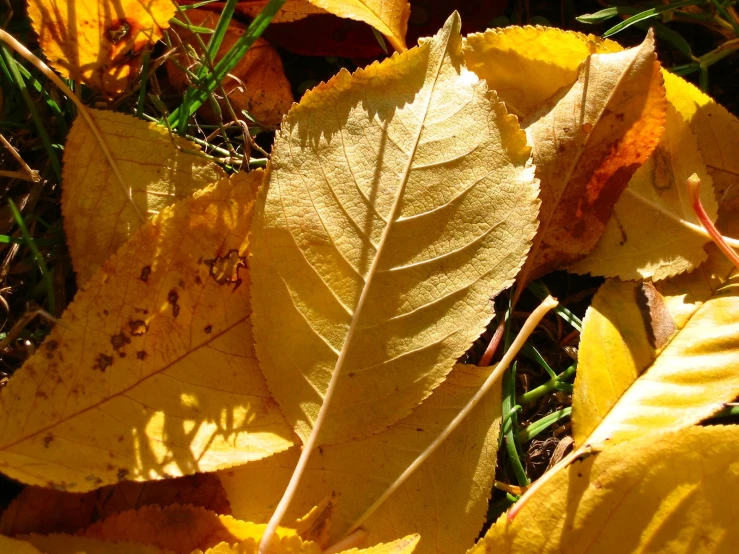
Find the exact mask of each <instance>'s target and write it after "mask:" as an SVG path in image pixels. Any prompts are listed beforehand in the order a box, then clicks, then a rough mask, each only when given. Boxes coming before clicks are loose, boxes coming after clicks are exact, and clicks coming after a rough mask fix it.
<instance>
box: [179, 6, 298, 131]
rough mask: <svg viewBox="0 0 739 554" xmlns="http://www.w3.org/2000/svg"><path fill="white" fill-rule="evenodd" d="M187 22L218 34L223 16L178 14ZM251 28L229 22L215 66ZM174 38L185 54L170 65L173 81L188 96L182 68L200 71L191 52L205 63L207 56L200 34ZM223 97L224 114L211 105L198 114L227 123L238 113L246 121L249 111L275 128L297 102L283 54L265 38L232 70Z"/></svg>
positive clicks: (191, 12)
mask: <svg viewBox="0 0 739 554" xmlns="http://www.w3.org/2000/svg"><path fill="white" fill-rule="evenodd" d="M185 17H187V19H188V20H189V22H190V23H191V24H193V25H196V26H198V27H205V28H208V29H215V27H216V24H217V23H218V14H217V13H215V12H212V11H209V10H187V11H186V12H182V13H180V14H179V15H178V19H184V18H185ZM246 29H247V26H246V25H244V24H243V23H240V22H238V21H235V20H233V21H231V23H229V25H228V28H227V30H226V33H225V35H224V37H223V41H222V43H221V47H220V48H219V50H218V54H217V55H216V56H215V59H214V60H213V63H214V64H215V63H217V62H218V61H220V60H221V58H222V57H223V56H224V55H225V53H226V52H228V51H229V50H230V49H231V48H232V47H233V45H234V44H235V43H236V41H237V40H238V39H239V37H240V36H241V35H243V34H244V33H245V32H246ZM170 35H171V36H172V37H173V43H174V44H175V45H176V46H177V47H178V48H179V50H180V53H179V54H178V55H176V56H174V58H173V60H170V61H168V62H167V64H166V68H167V76H168V77H169V82H170V83H171V84H173V85H174V86H175V88H176V89H177V90H179V91H181V92H184V91H185V89H186V87H187V85H188V84H189V81H190V79H189V78H188V77H187V75H186V74H185V71H184V70H183V69H182V68H187V69H188V70H189V71H191V72H195V71H197V69H198V68H199V64H200V63H201V62H200V61H198V60H196V59H193V57H191V56H190V55H189V54H188V51H194V52H196V53H197V54H198V56H199V59H200V60H203V58H204V52H203V49H202V48H201V47H200V43H199V42H198V41H197V40H196V38H195V34H194V33H192V32H190V31H188V30H187V29H181V28H179V29H177V30H176V31H175V30H172V31H170ZM183 44H186V45H187V47H188V48H187V49H186V48H185V47H184V46H183ZM175 62H176V63H175ZM222 92H225V93H226V94H227V95H228V102H229V103H230V104H231V108H229V107H228V104H227V103H226V100H225V99H224V98H221V96H220V95H221V94H222ZM217 94H218V96H217V98H218V103H219V105H220V106H221V113H220V114H216V113H215V112H214V110H213V108H212V107H211V106H210V104H208V103H206V104H204V105H203V106H202V107H201V108H200V110H198V113H200V114H201V115H203V116H204V117H205V118H206V119H207V120H208V121H210V122H213V123H218V122H222V120H223V119H226V120H233V115H232V113H231V109H232V110H233V111H234V112H235V114H236V116H237V117H238V118H239V119H244V116H243V114H242V113H241V112H242V110H245V111H246V112H247V113H248V114H249V115H250V116H251V117H252V118H254V119H255V120H256V121H258V122H259V123H260V124H262V125H264V126H267V127H273V126H276V125H279V124H280V121H282V116H283V115H285V113H286V112H287V110H289V109H290V106H292V103H293V95H292V92H291V90H290V82H289V81H288V80H287V77H285V72H284V71H283V68H282V60H281V59H280V55H279V54H278V53H277V50H275V49H274V48H272V46H270V44H269V43H268V42H267V41H266V40H264V39H261V38H258V39H257V40H256V42H254V44H252V46H251V48H249V50H248V52H247V53H246V54H245V55H244V56H243V57H242V58H241V59H240V60H239V62H238V63H237V64H236V65H235V66H234V68H233V69H231V71H229V73H228V75H227V76H226V78H225V79H224V80H223V82H222V84H221V88H219V89H218V90H217Z"/></svg>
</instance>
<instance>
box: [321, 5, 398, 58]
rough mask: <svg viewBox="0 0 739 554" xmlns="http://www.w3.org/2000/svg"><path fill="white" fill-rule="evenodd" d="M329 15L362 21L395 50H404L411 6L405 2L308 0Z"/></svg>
mask: <svg viewBox="0 0 739 554" xmlns="http://www.w3.org/2000/svg"><path fill="white" fill-rule="evenodd" d="M308 1H309V2H310V3H311V4H313V5H314V6H316V7H317V8H321V9H322V10H326V11H327V12H329V13H332V14H334V15H338V16H339V17H345V18H347V19H355V20H356V21H362V22H363V23H366V24H367V25H370V26H371V27H374V28H375V29H377V30H378V31H379V32H380V33H382V34H383V35H385V38H387V40H388V42H389V43H390V44H391V45H392V47H393V48H395V50H398V51H403V50H405V49H406V45H405V33H406V31H407V30H408V18H409V17H410V14H411V5H410V4H409V3H408V1H407V0H308Z"/></svg>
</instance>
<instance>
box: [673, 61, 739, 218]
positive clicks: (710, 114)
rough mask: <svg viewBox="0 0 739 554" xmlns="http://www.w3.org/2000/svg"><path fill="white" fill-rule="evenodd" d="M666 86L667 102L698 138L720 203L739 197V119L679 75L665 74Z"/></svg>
mask: <svg viewBox="0 0 739 554" xmlns="http://www.w3.org/2000/svg"><path fill="white" fill-rule="evenodd" d="M665 87H666V89H667V99H668V100H669V101H670V102H671V103H672V104H674V106H675V107H676V108H677V110H678V112H680V115H682V116H683V118H684V119H685V120H686V121H687V122H688V123H689V124H690V127H691V129H692V130H693V132H694V133H695V134H696V136H697V137H698V145H699V146H700V149H701V154H702V155H703V161H704V162H705V164H706V166H707V167H708V172H709V173H710V175H711V177H712V178H713V185H714V189H715V190H716V197H717V198H718V200H719V203H720V204H725V203H726V202H727V200H729V199H733V198H737V197H739V153H738V152H737V145H738V144H739V119H737V118H736V117H735V116H734V115H732V114H730V113H729V112H728V111H727V110H726V108H724V107H723V106H720V105H719V104H717V103H716V102H715V101H714V100H713V99H712V98H710V97H709V96H707V95H706V94H704V93H703V92H701V91H700V90H699V89H698V88H697V87H696V86H695V85H692V84H690V83H688V82H687V81H685V80H684V79H682V78H681V77H678V76H677V75H673V74H671V73H667V72H665Z"/></svg>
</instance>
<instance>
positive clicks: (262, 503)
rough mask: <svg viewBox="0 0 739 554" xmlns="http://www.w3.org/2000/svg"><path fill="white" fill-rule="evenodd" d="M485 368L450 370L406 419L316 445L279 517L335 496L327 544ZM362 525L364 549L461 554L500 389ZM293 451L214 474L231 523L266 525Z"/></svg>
mask: <svg viewBox="0 0 739 554" xmlns="http://www.w3.org/2000/svg"><path fill="white" fill-rule="evenodd" d="M491 370H492V368H476V367H474V366H465V365H457V366H455V368H454V371H453V372H452V373H451V374H450V375H449V377H448V378H447V380H446V381H445V382H444V383H443V384H442V385H441V386H440V387H439V388H438V389H436V390H435V391H434V392H433V394H432V395H431V396H430V397H429V398H428V399H426V401H424V402H423V404H421V405H420V406H418V407H417V408H416V409H415V410H414V411H413V412H412V413H411V415H409V416H408V417H406V418H405V419H403V420H401V421H399V422H397V423H396V424H395V425H393V426H392V427H390V428H389V429H387V430H385V431H383V432H381V433H378V434H376V435H373V436H371V437H368V438H365V439H359V440H354V441H350V442H345V443H342V444H334V445H326V446H322V447H321V448H320V449H318V450H317V451H316V452H315V453H314V454H313V457H312V458H311V460H310V462H309V463H308V469H307V471H306V475H305V478H304V480H303V483H302V486H301V487H300V488H299V490H298V494H297V497H296V498H295V499H294V501H293V503H292V505H291V507H290V510H289V511H288V514H287V515H288V517H296V516H298V515H300V514H302V513H304V512H306V511H307V510H309V509H310V508H311V507H312V506H315V505H316V503H317V502H318V501H320V500H321V499H322V498H325V497H326V496H327V495H328V494H331V493H335V494H336V495H337V504H336V512H335V513H334V523H333V525H332V527H331V541H332V542H335V541H337V540H338V539H339V538H340V537H341V536H342V535H343V534H344V533H345V532H346V531H347V530H348V529H349V527H350V526H351V524H352V523H353V522H354V521H355V520H356V519H357V518H358V517H359V516H360V515H361V514H362V513H363V512H364V511H365V510H366V509H367V508H368V507H369V506H370V505H371V504H372V503H373V502H374V500H375V499H377V498H378V497H379V496H380V494H381V493H383V492H384V491H385V489H386V488H387V487H388V485H389V484H390V483H392V482H393V481H394V480H395V478H396V477H397V476H398V475H400V474H401V473H402V472H403V470H405V468H406V467H407V466H408V464H409V463H411V462H412V461H413V460H414V459H415V458H416V457H417V456H418V454H420V453H421V452H422V451H423V450H424V449H425V448H426V447H427V446H428V445H429V444H430V443H431V441H432V440H433V439H434V438H435V437H436V436H437V435H438V434H439V432H441V430H442V429H444V428H445V427H446V425H447V424H448V423H449V422H450V421H451V420H452V419H453V418H454V417H455V416H456V415H457V413H458V412H459V410H460V409H461V408H462V407H463V406H464V405H465V403H466V402H467V401H468V400H469V399H470V398H471V397H472V396H473V395H474V393H475V392H476V391H477V389H478V388H479V387H480V385H482V383H483V381H484V380H485V378H486V377H487V375H488V374H489V372H490V371H491ZM494 391H495V392H494V393H493V394H491V396H490V398H488V399H487V400H486V401H485V402H484V403H481V404H480V405H479V406H477V407H476V408H475V410H474V411H473V412H472V414H471V415H470V416H469V417H468V418H467V419H465V420H464V421H463V422H462V424H461V426H460V428H458V429H457V430H456V431H454V433H453V434H452V435H451V437H450V438H449V439H448V440H447V441H446V442H445V443H444V444H443V445H442V446H441V447H440V449H439V450H438V451H437V452H435V453H434V454H433V455H432V457H431V458H430V459H429V460H428V461H427V462H426V463H425V464H423V465H422V466H421V467H420V468H419V469H418V471H417V472H416V473H415V474H413V475H412V476H411V477H410V478H409V479H408V481H406V483H405V484H404V485H403V486H402V487H401V489H400V490H398V491H397V492H395V493H394V494H393V495H392V496H391V497H390V498H389V499H388V500H387V502H385V503H384V504H383V505H382V506H381V507H380V508H379V509H378V510H377V512H375V513H374V515H372V516H371V517H370V518H369V519H368V520H367V521H366V522H365V523H364V524H363V526H362V527H363V528H364V529H366V530H367V532H368V533H369V535H368V537H367V544H374V543H379V542H387V541H392V540H394V539H395V538H396V537H398V536H399V535H404V534H411V533H418V534H420V535H421V542H420V543H419V545H418V548H417V552H419V553H429V554H430V553H434V552H448V553H453V552H464V550H465V549H466V548H467V547H468V546H469V545H470V544H472V542H473V541H474V539H475V537H476V536H477V534H478V533H479V532H480V529H481V527H482V525H483V522H484V521H485V514H486V513H487V501H488V498H489V496H490V490H491V487H492V483H493V479H494V474H495V457H496V451H497V447H498V433H499V430H500V387H499V386H498V387H497V388H495V389H494ZM299 454H300V452H299V450H298V449H297V448H293V449H290V450H288V451H287V452H283V453H281V454H276V455H274V456H271V457H270V458H267V459H264V460H260V461H258V462H254V463H250V464H247V465H245V466H243V467H241V468H234V469H233V470H229V471H223V472H220V473H219V476H220V477H221V481H222V483H223V486H224V488H225V489H226V492H227V493H228V498H229V501H230V502H231V509H232V511H233V514H234V516H235V517H239V518H241V519H249V520H251V521H267V520H268V519H269V517H270V516H271V515H272V511H273V510H274V507H275V505H276V504H277V501H278V500H279V499H280V496H281V494H282V492H283V490H284V488H285V485H286V483H287V481H288V479H289V478H290V475H291V473H292V471H293V468H294V467H295V462H296V460H297V458H298V456H299Z"/></svg>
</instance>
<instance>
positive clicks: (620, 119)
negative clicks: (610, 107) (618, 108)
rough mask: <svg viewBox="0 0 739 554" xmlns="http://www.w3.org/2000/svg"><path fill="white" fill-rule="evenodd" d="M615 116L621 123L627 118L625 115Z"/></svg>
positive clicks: (618, 114)
mask: <svg viewBox="0 0 739 554" xmlns="http://www.w3.org/2000/svg"><path fill="white" fill-rule="evenodd" d="M615 115H616V119H618V120H619V121H623V120H624V118H625V117H626V115H625V114H623V113H617V114H615Z"/></svg>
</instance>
